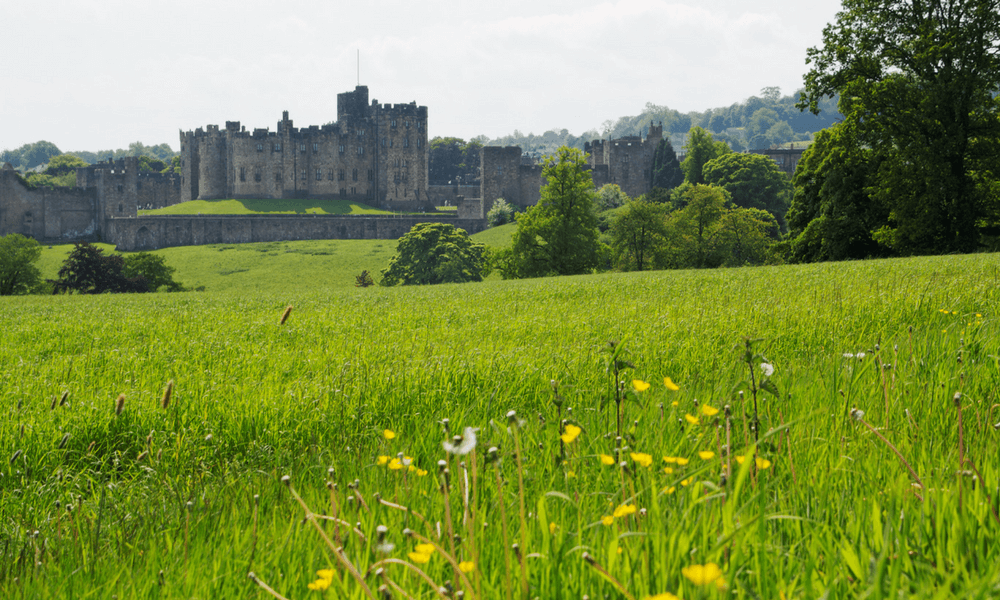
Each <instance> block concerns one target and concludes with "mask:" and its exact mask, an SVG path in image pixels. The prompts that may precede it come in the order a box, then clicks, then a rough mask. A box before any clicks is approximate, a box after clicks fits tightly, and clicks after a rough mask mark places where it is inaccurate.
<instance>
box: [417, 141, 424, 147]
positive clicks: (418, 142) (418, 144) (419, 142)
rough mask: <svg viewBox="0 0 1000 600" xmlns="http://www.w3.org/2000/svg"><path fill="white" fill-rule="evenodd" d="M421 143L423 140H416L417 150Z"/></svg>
mask: <svg viewBox="0 0 1000 600" xmlns="http://www.w3.org/2000/svg"><path fill="white" fill-rule="evenodd" d="M422 142H423V140H417V148H419V147H421V146H422V145H423V143H422Z"/></svg>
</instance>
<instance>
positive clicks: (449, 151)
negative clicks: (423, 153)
mask: <svg viewBox="0 0 1000 600" xmlns="http://www.w3.org/2000/svg"><path fill="white" fill-rule="evenodd" d="M482 147H483V145H482V143H481V142H479V141H476V140H473V141H470V142H468V143H466V141H465V140H463V139H461V138H456V137H447V138H440V137H436V138H434V139H432V140H431V141H430V149H429V152H428V167H427V179H428V180H429V181H431V182H432V183H433V184H435V185H445V184H449V183H450V184H455V183H456V182H457V180H458V178H459V177H461V178H462V181H463V182H465V183H471V182H473V181H475V180H476V179H478V178H479V162H480V161H479V151H480V150H481V149H482Z"/></svg>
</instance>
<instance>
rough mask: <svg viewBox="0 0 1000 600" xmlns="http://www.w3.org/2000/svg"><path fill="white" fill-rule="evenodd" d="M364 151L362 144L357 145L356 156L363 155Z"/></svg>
mask: <svg viewBox="0 0 1000 600" xmlns="http://www.w3.org/2000/svg"><path fill="white" fill-rule="evenodd" d="M364 153H365V147H364V146H358V156H363V155H364Z"/></svg>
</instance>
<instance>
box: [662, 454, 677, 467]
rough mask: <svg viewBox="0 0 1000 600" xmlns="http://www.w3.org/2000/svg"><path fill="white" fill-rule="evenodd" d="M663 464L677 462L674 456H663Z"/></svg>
mask: <svg viewBox="0 0 1000 600" xmlns="http://www.w3.org/2000/svg"><path fill="white" fill-rule="evenodd" d="M663 462H665V463H667V464H668V465H669V464H671V463H676V462H677V457H676V456H664V457H663Z"/></svg>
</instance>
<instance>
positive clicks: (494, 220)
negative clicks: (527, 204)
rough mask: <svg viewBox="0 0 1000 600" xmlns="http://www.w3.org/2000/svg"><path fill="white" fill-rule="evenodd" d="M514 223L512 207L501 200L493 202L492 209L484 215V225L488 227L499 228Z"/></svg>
mask: <svg viewBox="0 0 1000 600" xmlns="http://www.w3.org/2000/svg"><path fill="white" fill-rule="evenodd" d="M513 222H514V207H513V206H511V205H510V203H509V202H507V201H506V200H504V199H503V198H497V199H496V200H494V201H493V208H491V209H490V211H489V212H488V213H486V223H487V224H488V225H489V226H490V227H499V226H500V225H506V224H507V223H513Z"/></svg>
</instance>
